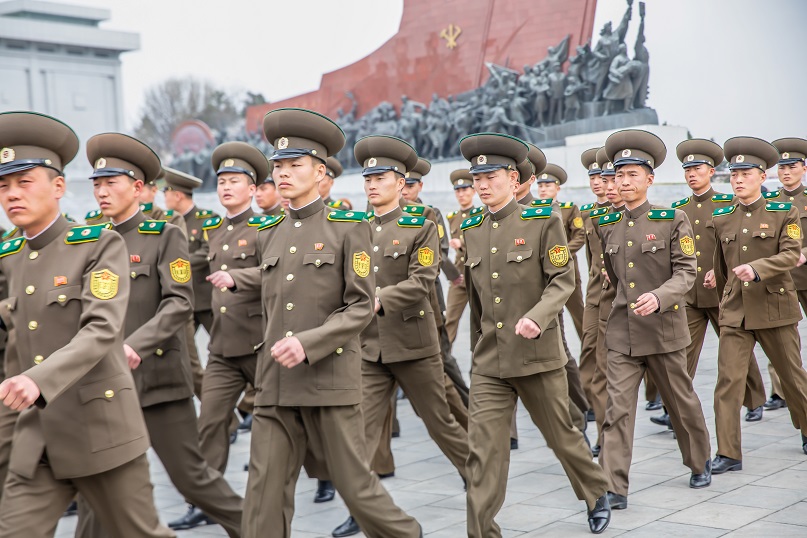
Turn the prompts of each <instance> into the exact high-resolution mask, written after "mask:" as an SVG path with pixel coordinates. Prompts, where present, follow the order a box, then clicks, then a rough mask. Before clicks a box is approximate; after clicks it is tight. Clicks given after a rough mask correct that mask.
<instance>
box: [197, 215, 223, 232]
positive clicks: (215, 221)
mask: <svg viewBox="0 0 807 538" xmlns="http://www.w3.org/2000/svg"><path fill="white" fill-rule="evenodd" d="M197 215H198V213H197ZM222 222H223V220H222V218H221V217H213V218H212V219H207V220H206V221H205V222H204V223H203V224H202V229H203V230H212V229H214V228H218V227H219V226H221V223H222Z"/></svg>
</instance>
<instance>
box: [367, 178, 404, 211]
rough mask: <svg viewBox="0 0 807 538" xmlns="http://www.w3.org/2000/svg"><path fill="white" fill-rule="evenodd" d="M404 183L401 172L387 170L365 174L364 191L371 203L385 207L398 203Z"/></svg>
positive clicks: (374, 205)
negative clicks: (380, 172)
mask: <svg viewBox="0 0 807 538" xmlns="http://www.w3.org/2000/svg"><path fill="white" fill-rule="evenodd" d="M404 184H405V180H404V178H403V177H401V175H400V174H396V173H395V172H392V171H390V170H387V171H386V172H384V173H382V174H370V175H369V176H364V193H365V194H366V195H367V200H368V201H369V202H370V205H372V206H373V207H384V206H388V205H391V204H397V203H398V199H399V198H400V197H401V189H403V188H404Z"/></svg>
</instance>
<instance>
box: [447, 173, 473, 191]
mask: <svg viewBox="0 0 807 538" xmlns="http://www.w3.org/2000/svg"><path fill="white" fill-rule="evenodd" d="M450 179H451V184H452V185H453V186H454V190H457V189H465V188H468V187H473V186H474V176H473V175H471V172H469V171H468V169H467V168H460V169H458V170H454V171H453V172H451V176H450Z"/></svg>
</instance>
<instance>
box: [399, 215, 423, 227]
mask: <svg viewBox="0 0 807 538" xmlns="http://www.w3.org/2000/svg"><path fill="white" fill-rule="evenodd" d="M425 223H426V217H401V218H399V219H398V226H399V227H401V228H423V225H424V224H425Z"/></svg>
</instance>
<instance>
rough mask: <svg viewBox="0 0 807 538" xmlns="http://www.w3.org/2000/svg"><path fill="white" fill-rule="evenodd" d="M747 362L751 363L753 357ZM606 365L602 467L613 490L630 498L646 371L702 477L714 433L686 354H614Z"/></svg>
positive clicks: (685, 454)
mask: <svg viewBox="0 0 807 538" xmlns="http://www.w3.org/2000/svg"><path fill="white" fill-rule="evenodd" d="M745 357H746V361H747V360H748V355H746V356H745ZM606 360H607V374H606V376H607V383H608V404H607V408H606V411H605V422H604V423H603V430H602V450H601V451H600V463H601V464H602V468H603V469H605V472H606V474H607V475H608V478H609V479H610V481H611V488H612V489H611V490H610V491H612V492H614V493H618V494H619V495H627V494H628V472H629V470H630V463H631V459H632V456H633V434H634V426H635V424H636V405H637V400H638V398H639V384H640V383H641V381H642V377H643V376H644V375H645V373H646V371H647V372H650V374H651V377H652V378H653V379H655V380H656V384H657V386H658V390H659V392H660V393H661V399H662V400H663V401H664V403H665V404H666V406H667V412H668V413H669V414H670V421H671V422H672V426H673V430H674V431H675V435H676V439H677V441H678V448H679V449H680V450H681V456H682V459H683V462H684V465H686V466H687V467H689V468H690V469H691V470H692V472H693V473H702V472H703V471H704V468H705V465H706V462H707V461H709V460H710V459H711V448H710V445H709V431H708V430H707V429H706V420H705V419H704V418H703V410H702V409H701V402H700V400H699V399H698V395H697V394H696V393H695V391H694V390H693V388H692V378H690V377H689V375H688V374H687V370H686V350H685V349H679V350H677V351H671V352H669V353H660V354H655V355H645V356H641V357H631V356H630V355H624V354H622V353H619V352H618V351H614V350H612V349H609V350H608V358H607V359H606ZM744 378H745V376H743V379H744Z"/></svg>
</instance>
